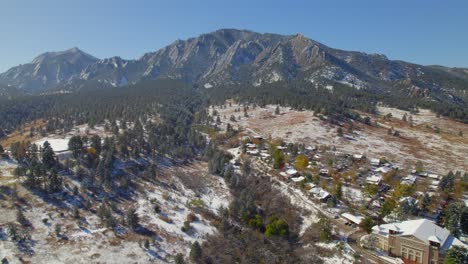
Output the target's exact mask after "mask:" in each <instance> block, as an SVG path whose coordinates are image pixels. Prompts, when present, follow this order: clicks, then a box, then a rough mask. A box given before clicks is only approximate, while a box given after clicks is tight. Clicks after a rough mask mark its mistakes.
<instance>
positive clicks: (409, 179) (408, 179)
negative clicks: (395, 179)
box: [400, 175, 416, 185]
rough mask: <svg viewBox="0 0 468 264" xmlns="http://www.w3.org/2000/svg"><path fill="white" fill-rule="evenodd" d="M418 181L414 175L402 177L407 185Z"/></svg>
mask: <svg viewBox="0 0 468 264" xmlns="http://www.w3.org/2000/svg"><path fill="white" fill-rule="evenodd" d="M415 182H416V176H414V175H408V176H406V177H404V178H403V179H401V182H400V183H401V184H406V185H413V184H414V183H415Z"/></svg>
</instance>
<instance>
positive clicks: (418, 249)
mask: <svg viewBox="0 0 468 264" xmlns="http://www.w3.org/2000/svg"><path fill="white" fill-rule="evenodd" d="M224 107H225V106H224ZM232 107H234V108H236V107H237V109H236V112H241V111H242V110H241V108H243V109H244V110H243V111H244V117H241V116H239V117H238V118H237V122H241V120H245V119H248V118H249V117H250V116H249V114H248V113H249V106H246V105H244V106H240V105H237V106H231V108H232ZM224 109H226V107H225V108H223V107H219V108H218V107H217V108H216V110H214V109H213V111H212V113H214V115H222V114H224V113H225V111H224ZM253 109H255V106H253ZM267 109H268V108H267ZM270 109H273V107H270ZM252 111H253V110H252ZM214 118H216V117H213V119H214ZM270 118H275V117H274V116H273V117H270ZM219 120H220V119H218V121H219ZM224 120H226V121H224ZM224 120H223V121H221V122H217V123H213V125H214V126H215V127H216V128H217V129H220V130H221V131H222V130H223V128H225V127H226V124H229V125H228V127H229V129H233V127H235V125H236V122H232V120H233V118H231V120H230V121H227V118H225V119H224ZM246 123H247V122H245V121H244V122H243V123H242V124H246ZM237 129H238V130H237V131H238V133H237V136H235V137H237V138H238V139H237V140H238V141H237V143H232V142H235V141H231V144H230V146H229V147H227V149H226V150H228V151H229V152H230V153H232V154H233V156H234V158H233V160H235V164H238V166H237V169H238V171H239V172H241V170H242V163H243V162H245V161H246V160H249V163H252V165H251V167H252V168H256V169H258V170H259V171H260V173H263V174H264V175H267V176H269V177H271V178H272V180H274V181H278V182H282V184H286V185H287V186H289V188H291V189H292V190H295V191H298V192H301V193H303V194H304V195H305V196H306V197H308V199H309V200H310V202H311V203H312V204H314V205H313V206H312V207H314V208H316V209H318V210H319V211H320V212H321V214H323V215H324V216H325V217H327V218H329V219H331V221H332V223H333V226H334V227H335V228H336V229H337V230H341V233H345V235H341V239H344V240H345V241H348V243H349V244H350V245H351V248H353V250H355V252H358V253H359V254H362V255H366V256H369V258H374V260H375V261H374V262H375V263H377V262H379V263H431V264H432V263H442V262H443V259H444V256H445V255H446V254H447V252H449V250H450V249H452V248H453V250H454V251H455V250H463V251H465V250H468V246H467V244H465V243H466V242H467V241H468V240H467V235H468V234H467V232H468V230H466V229H467V226H466V225H467V223H466V221H467V217H468V210H467V209H466V203H467V201H468V193H467V189H466V181H467V179H468V174H467V173H466V172H464V175H462V172H452V171H448V172H447V174H446V175H443V176H439V173H434V172H432V171H429V170H428V171H426V170H425V169H424V166H423V165H422V163H421V162H420V161H417V160H416V161H415V162H414V165H413V167H410V168H408V167H406V168H403V167H401V166H400V165H399V164H401V162H399V161H398V160H390V159H388V158H386V157H384V156H379V157H375V156H368V155H367V154H366V153H364V152H361V151H356V153H346V152H344V151H341V150H337V149H336V148H335V147H334V146H330V145H325V144H324V145H306V144H304V143H302V142H301V141H291V140H284V139H281V138H272V137H271V135H262V134H259V133H258V132H255V131H254V130H252V129H250V128H248V127H241V126H240V125H238V126H237ZM409 158H411V157H408V159H409ZM462 225H463V226H462ZM337 239H340V238H337ZM463 241H464V242H463Z"/></svg>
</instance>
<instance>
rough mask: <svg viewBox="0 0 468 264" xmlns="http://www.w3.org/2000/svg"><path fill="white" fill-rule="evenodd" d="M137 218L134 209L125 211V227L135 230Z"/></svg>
mask: <svg viewBox="0 0 468 264" xmlns="http://www.w3.org/2000/svg"><path fill="white" fill-rule="evenodd" d="M138 222H139V218H138V214H137V213H136V209H135V208H130V209H129V210H128V211H127V225H128V226H129V227H131V228H132V229H136V228H137V227H138V225H139V223H138Z"/></svg>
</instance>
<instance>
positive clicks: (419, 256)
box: [415, 251, 422, 263]
mask: <svg viewBox="0 0 468 264" xmlns="http://www.w3.org/2000/svg"><path fill="white" fill-rule="evenodd" d="M415 260H416V262H417V263H422V259H421V252H419V251H416V259H415Z"/></svg>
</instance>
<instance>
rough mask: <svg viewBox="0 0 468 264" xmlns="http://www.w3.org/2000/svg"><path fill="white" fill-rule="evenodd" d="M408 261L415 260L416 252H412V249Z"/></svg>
mask: <svg viewBox="0 0 468 264" xmlns="http://www.w3.org/2000/svg"><path fill="white" fill-rule="evenodd" d="M408 259H409V260H414V251H413V250H411V249H410V250H409V251H408Z"/></svg>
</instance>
